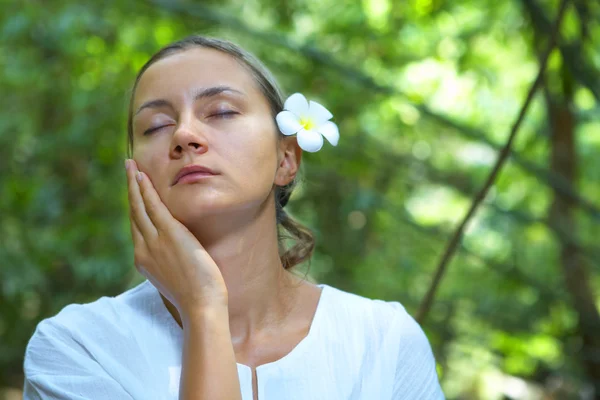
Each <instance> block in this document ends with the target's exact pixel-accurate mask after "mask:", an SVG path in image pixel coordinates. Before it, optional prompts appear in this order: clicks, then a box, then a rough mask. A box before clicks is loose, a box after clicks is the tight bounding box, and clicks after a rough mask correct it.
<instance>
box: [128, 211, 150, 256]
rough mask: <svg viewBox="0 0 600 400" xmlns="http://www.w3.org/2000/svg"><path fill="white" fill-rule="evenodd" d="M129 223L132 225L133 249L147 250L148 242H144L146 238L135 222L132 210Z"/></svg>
mask: <svg viewBox="0 0 600 400" xmlns="http://www.w3.org/2000/svg"><path fill="white" fill-rule="evenodd" d="M129 221H130V223H131V239H132V241H133V247H134V248H136V249H140V250H147V246H146V241H145V240H144V236H143V235H142V232H141V231H140V228H139V227H138V225H137V222H135V219H134V218H133V213H132V211H131V209H130V210H129Z"/></svg>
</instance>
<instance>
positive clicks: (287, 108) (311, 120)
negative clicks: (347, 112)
mask: <svg viewBox="0 0 600 400" xmlns="http://www.w3.org/2000/svg"><path fill="white" fill-rule="evenodd" d="M283 108H284V111H281V112H280V113H279V114H277V117H275V119H276V120H277V125H278V126H279V130H280V131H281V133H283V134H284V135H294V134H298V136H297V138H298V145H299V146H300V148H301V149H302V150H306V151H309V152H311V153H314V152H315V151H319V150H321V147H323V136H325V138H326V139H327V140H328V141H329V143H331V144H332V145H334V146H337V144H338V140H339V138H340V132H339V130H338V127H337V125H336V124H335V123H333V122H331V121H329V120H330V119H331V117H333V115H332V114H331V113H330V112H329V110H327V109H326V108H325V107H323V106H322V105H320V104H319V103H317V102H315V101H312V100H311V101H310V102H308V101H306V97H304V96H303V95H302V94H301V93H294V94H293V95H291V96H290V97H288V99H287V100H286V101H285V104H284V105H283Z"/></svg>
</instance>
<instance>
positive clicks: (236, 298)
mask: <svg viewBox="0 0 600 400" xmlns="http://www.w3.org/2000/svg"><path fill="white" fill-rule="evenodd" d="M240 214H242V213H240ZM240 214H237V215H227V216H225V215H222V214H221V215H215V216H212V217H209V218H203V220H202V224H201V226H198V227H194V226H192V227H190V226H188V229H190V231H191V232H192V233H193V234H194V235H195V236H196V237H197V238H198V240H199V241H200V243H201V244H202V245H203V246H204V248H205V249H206V251H207V252H208V253H209V254H210V256H211V257H212V258H213V260H214V261H215V262H216V264H217V266H218V267H219V269H220V271H221V274H222V275H223V279H224V281H225V284H226V286H227V292H228V295H229V301H228V310H229V327H230V331H231V335H232V338H233V339H234V340H236V339H237V340H244V339H245V338H247V337H249V336H251V335H252V334H254V333H257V332H261V331H265V330H269V329H272V328H274V327H276V326H277V325H279V324H281V323H282V322H283V320H284V318H285V317H286V316H287V315H288V314H289V313H290V312H291V310H292V309H293V308H294V307H296V303H297V302H296V301H295V300H294V299H296V298H297V297H298V296H297V294H298V291H299V289H300V287H301V286H304V285H303V283H304V282H303V281H302V279H301V278H299V277H297V276H295V275H294V274H293V273H291V272H289V271H286V270H284V268H283V266H282V264H281V260H280V258H279V245H278V238H277V226H276V220H275V213H274V212H273V208H271V207H262V209H261V210H259V211H258V213H257V214H254V215H250V216H249V215H248V212H244V214H245V215H240ZM207 227H218V231H217V230H215V229H210V230H209V229H206V228H207ZM193 228H195V229H193ZM163 302H165V305H166V306H167V308H168V309H169V311H170V312H171V314H172V315H173V317H174V318H175V319H176V320H177V322H178V323H179V325H180V326H181V319H180V317H179V314H178V312H177V309H176V308H175V307H174V306H173V305H172V304H170V303H169V302H168V300H167V299H166V298H165V297H164V296H163Z"/></svg>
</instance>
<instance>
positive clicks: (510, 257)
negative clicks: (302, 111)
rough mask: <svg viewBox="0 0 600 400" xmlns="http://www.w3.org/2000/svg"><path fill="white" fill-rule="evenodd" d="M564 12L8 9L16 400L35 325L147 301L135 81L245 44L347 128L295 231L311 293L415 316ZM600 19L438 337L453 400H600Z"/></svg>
mask: <svg viewBox="0 0 600 400" xmlns="http://www.w3.org/2000/svg"><path fill="white" fill-rule="evenodd" d="M557 7H558V2H557V1H554V0H503V1H497V0H479V1H473V0H452V1H450V0H355V1H334V0H218V1H217V0H204V1H176V0H173V1H166V0H165V1H158V0H148V1H71V0H52V1H47V0H20V1H16V0H8V1H7V0H1V1H0V67H1V68H0V71H1V73H0V89H1V91H0V193H1V195H0V215H1V217H0V399H1V398H3V397H4V398H6V399H9V398H10V399H14V398H20V396H21V394H20V388H21V387H22V384H23V375H22V373H23V371H22V362H23V353H24V349H25V345H26V343H27V341H28V340H29V338H30V336H31V334H32V333H33V330H34V329H35V326H36V324H37V323H38V322H39V321H40V320H41V319H43V318H47V317H50V316H53V315H55V314H56V313H57V312H58V311H59V310H60V309H61V308H63V307H64V306H65V305H67V304H70V303H73V302H80V303H81V302H90V301H94V300H96V299H97V298H99V297H100V296H113V295H116V294H118V293H121V292H123V291H125V290H127V289H128V288H131V287H133V286H135V285H136V284H138V283H139V282H141V276H140V275H138V274H137V272H136V271H135V268H134V267H133V251H132V244H131V239H130V233H129V220H128V214H127V194H126V182H125V173H124V168H123V160H124V158H125V156H126V129H125V121H126V105H127V99H128V94H129V90H130V88H131V85H132V83H133V79H134V77H135V73H136V71H137V69H138V68H139V67H140V66H141V65H142V64H143V63H144V62H145V61H146V60H147V58H148V57H149V55H151V54H152V53H153V52H154V51H156V50H157V49H158V48H159V47H161V46H162V45H164V44H167V43H169V42H171V41H173V40H176V39H179V38H182V37H184V36H186V35H188V34H191V33H201V34H207V35H211V36H218V37H224V38H227V39H230V40H233V41H235V42H237V43H239V44H241V45H242V46H244V47H246V48H247V49H249V50H250V51H252V52H254V53H255V54H256V55H257V56H258V57H259V58H260V59H262V60H263V61H264V63H265V64H266V65H267V66H268V67H269V68H271V69H272V71H273V72H274V74H275V75H276V76H277V77H278V79H279V81H280V83H281V84H282V86H283V88H284V90H285V91H286V93H288V94H290V93H293V92H296V91H301V92H303V93H304V94H306V95H307V96H308V97H309V98H312V99H315V100H318V101H320V102H321V103H322V104H324V105H325V106H327V107H328V108H329V109H330V110H331V111H332V112H333V114H334V116H335V117H334V120H335V121H336V122H337V123H338V125H339V127H340V131H341V140H340V144H339V146H338V147H337V148H333V147H331V146H329V147H328V145H326V146H325V147H324V149H323V150H322V151H320V152H319V153H315V154H310V155H307V156H305V157H304V167H303V168H304V177H305V179H304V182H303V184H302V185H301V187H300V188H299V190H297V192H296V193H295V194H294V197H293V198H292V200H291V202H290V204H289V209H290V210H291V211H292V214H293V215H295V216H296V217H297V218H299V219H300V220H301V221H303V222H304V223H305V224H307V225H308V226H310V227H311V228H312V229H313V230H314V232H315V234H316V237H317V248H316V253H315V255H314V258H313V260H312V264H311V265H310V268H308V266H303V267H302V268H301V269H300V270H299V272H302V273H304V272H306V271H308V274H309V276H310V277H311V278H312V279H314V280H315V281H319V282H325V283H328V284H330V285H332V286H336V287H339V288H341V289H343V290H347V291H351V292H355V293H358V294H360V295H363V296H367V297H371V298H379V299H385V300H390V301H391V300H395V301H400V302H401V303H402V304H404V305H405V307H406V308H407V309H408V311H409V312H410V313H411V314H413V315H415V314H416V312H417V310H418V308H419V304H420V303H421V301H422V300H423V298H424V295H425V293H426V292H427V290H428V288H429V286H430V285H431V282H432V278H433V274H434V271H435V269H436V267H437V265H438V263H439V261H440V258H441V255H442V253H443V251H444V249H445V247H446V246H447V244H448V241H449V239H450V237H451V236H452V233H453V231H454V230H455V229H456V227H457V225H458V224H459V223H460V221H461V219H462V218H463V217H464V215H465V213H466V211H467V209H468V206H469V204H470V203H471V201H472V199H473V198H474V196H475V194H476V193H477V191H478V190H479V189H480V188H481V187H482V185H483V183H484V181H485V178H486V176H487V175H488V174H489V172H490V170H491V169H492V167H493V165H494V162H495V160H496V158H497V155H498V149H499V148H500V147H501V146H502V145H503V143H504V142H505V141H506V139H507V137H508V133H509V131H510V128H511V125H512V124H513V122H514V120H515V119H516V116H517V114H518V112H519V109H520V107H521V105H522V103H523V100H524V98H525V96H526V94H527V91H528V89H529V87H530V85H531V83H532V81H533V80H534V78H535V76H536V74H537V72H538V70H539V66H540V61H539V60H540V57H541V54H542V53H543V49H545V48H546V46H547V42H548V38H549V37H550V36H551V30H552V27H551V25H552V21H553V20H554V19H555V17H556V14H557ZM598 39H600V3H599V2H598V1H597V0H572V1H570V4H569V6H568V9H567V12H566V15H565V19H564V23H563V26H562V28H561V29H560V37H559V40H558V44H559V45H558V47H557V48H556V49H555V51H554V52H553V53H552V54H551V57H550V60H549V64H548V69H547V72H546V73H545V75H544V81H543V87H542V88H541V89H540V90H539V91H538V92H537V94H536V96H535V98H534V101H533V103H532V105H531V107H529V109H528V111H527V115H526V118H525V120H524V122H523V125H522V126H521V129H520V131H519V135H518V137H517V140H516V141H515V143H514V146H513V149H512V151H511V153H510V157H509V159H508V163H507V164H506V165H505V167H504V169H503V170H502V172H501V174H500V175H499V177H498V179H497V180H496V182H495V183H494V185H493V186H492V188H491V190H490V192H489V194H488V195H487V196H486V198H485V201H484V203H483V205H482V207H481V208H480V209H479V210H478V211H477V213H476V215H475V216H474V218H473V219H472V220H471V222H470V223H469V224H468V227H467V229H466V232H465V235H464V237H463V239H462V241H461V242H460V245H459V247H458V250H457V253H456V255H455V257H454V258H453V260H452V262H451V263H450V265H449V266H448V270H447V273H446V275H445V276H444V278H443V280H442V282H441V284H440V287H439V290H438V292H437V295H436V297H435V301H434V303H433V306H432V308H431V310H430V312H429V313H428V315H427V319H426V320H425V321H424V322H423V328H424V330H425V332H426V333H427V335H428V337H429V340H430V341H431V344H432V346H433V350H434V353H435V356H436V359H437V362H438V372H439V376H440V379H441V382H442V385H443V388H444V391H445V393H446V396H447V397H448V399H591V398H599V396H600V391H597V392H596V394H595V395H594V386H595V387H596V388H599V387H600V316H599V311H598V310H599V308H600V297H599V296H598V288H599V286H600V274H599V271H600V242H599V240H598V238H599V237H600V225H599V224H598V222H599V221H600V200H599V198H600V157H599V156H600V122H599V119H598V117H599V116H600V108H599V100H600V42H599V40H598Z"/></svg>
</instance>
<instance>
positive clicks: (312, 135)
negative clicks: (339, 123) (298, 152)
mask: <svg viewBox="0 0 600 400" xmlns="http://www.w3.org/2000/svg"><path fill="white" fill-rule="evenodd" d="M297 139H298V145H299V146H300V148H301V149H302V150H305V151H308V152H310V153H314V152H316V151H319V150H321V147H323V136H321V134H320V133H319V132H315V131H307V130H306V129H302V130H301V131H300V132H298V136H297Z"/></svg>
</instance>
